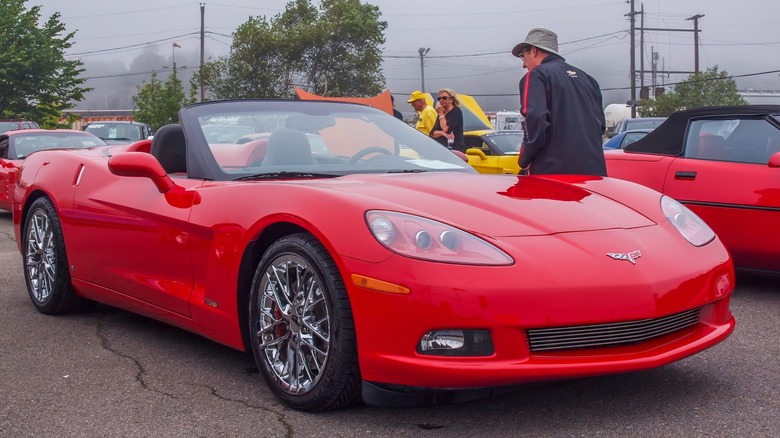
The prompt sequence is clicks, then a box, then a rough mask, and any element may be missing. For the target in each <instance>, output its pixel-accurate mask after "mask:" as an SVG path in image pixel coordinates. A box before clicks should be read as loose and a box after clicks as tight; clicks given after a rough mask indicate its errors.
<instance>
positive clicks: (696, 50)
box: [628, 0, 704, 100]
mask: <svg viewBox="0 0 780 438" xmlns="http://www.w3.org/2000/svg"><path fill="white" fill-rule="evenodd" d="M633 14H635V12H634V0H631V13H630V14H628V15H631V16H632V20H631V71H632V75H633V73H634V67H633V66H634V60H633V58H634V31H636V30H639V31H640V32H644V31H646V30H650V31H659V32H693V33H694V46H695V47H694V58H695V66H696V71H665V70H662V71H658V72H657V73H666V74H670V73H685V74H693V73H698V72H699V38H698V35H699V32H701V31H700V30H699V18H701V17H703V16H704V15H702V14H697V15H694V16H693V17H690V18H686V20H693V24H694V28H693V29H664V28H657V27H644V25H642V26H640V27H639V28H638V29H637V28H635V27H634V20H633ZM631 91H632V97H631V99H632V100H633V99H635V94H634V93H635V89H634V85H633V83H632V88H631Z"/></svg>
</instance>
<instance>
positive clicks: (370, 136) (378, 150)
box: [186, 100, 474, 179]
mask: <svg viewBox="0 0 780 438" xmlns="http://www.w3.org/2000/svg"><path fill="white" fill-rule="evenodd" d="M186 114H194V115H195V120H194V125H195V127H196V129H199V130H200V132H199V133H198V134H200V136H201V139H202V141H205V142H206V143H207V144H208V147H209V150H210V151H211V153H212V154H213V157H214V159H215V161H216V162H217V164H218V165H219V167H220V168H221V170H222V172H223V173H224V174H225V175H226V178H228V179H238V178H244V179H247V178H251V177H252V175H258V178H261V176H260V175H262V174H279V175H285V174H287V175H290V174H293V173H295V174H296V175H305V174H312V175H326V174H327V175H336V176H338V175H347V174H351V173H401V172H419V171H457V172H468V173H473V172H474V170H473V169H472V168H471V167H470V166H469V165H468V163H466V162H465V161H464V160H463V159H461V158H459V157H458V156H456V155H455V154H453V153H452V152H451V151H450V150H448V149H446V148H444V147H442V146H441V145H440V144H439V143H437V142H436V141H434V140H432V139H430V138H429V137H427V136H425V135H421V134H420V132H419V131H417V130H416V129H414V128H412V127H410V126H409V125H406V124H405V123H403V122H401V121H400V120H398V119H395V118H394V117H392V116H390V115H389V114H387V113H384V112H382V111H379V110H376V109H374V108H370V107H366V106H362V105H354V104H342V103H333V102H289V101H251V100H250V101H241V102H222V103H219V102H212V103H210V104H206V105H194V106H192V107H190V108H189V111H187V112H186ZM215 133H216V134H215ZM285 172H286V173H285Z"/></svg>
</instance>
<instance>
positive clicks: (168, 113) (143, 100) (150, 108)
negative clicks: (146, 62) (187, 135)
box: [133, 72, 196, 130]
mask: <svg viewBox="0 0 780 438" xmlns="http://www.w3.org/2000/svg"><path fill="white" fill-rule="evenodd" d="M195 100H196V99H195V88H193V87H191V88H190V94H189V97H188V96H185V94H184V88H183V87H182V83H181V81H180V80H179V79H178V78H177V77H176V73H175V72H174V74H172V75H171V76H170V77H169V78H168V80H166V81H164V82H163V81H161V80H159V79H157V72H155V73H152V78H151V80H150V81H149V82H148V83H147V82H145V81H144V83H142V84H141V85H139V86H138V92H137V93H136V94H135V95H134V96H133V103H134V104H135V107H136V109H135V111H134V117H135V120H137V121H139V122H142V123H148V124H149V125H151V127H152V129H154V130H157V129H158V128H159V127H161V126H163V125H168V124H171V123H179V116H178V112H179V109H180V108H181V107H183V106H186V105H189V104H191V103H194V102H195Z"/></svg>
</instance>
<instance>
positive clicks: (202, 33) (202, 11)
mask: <svg viewBox="0 0 780 438" xmlns="http://www.w3.org/2000/svg"><path fill="white" fill-rule="evenodd" d="M205 17H206V4H205V3H201V4H200V68H199V69H198V71H199V72H200V73H199V74H198V77H199V79H200V101H201V102H203V62H204V59H203V53H204V49H205V45H206V38H205V34H206V32H205V29H206V27H205Z"/></svg>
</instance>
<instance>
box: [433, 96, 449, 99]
mask: <svg viewBox="0 0 780 438" xmlns="http://www.w3.org/2000/svg"><path fill="white" fill-rule="evenodd" d="M449 98H450V96H439V97H437V98H436V99H437V100H447V99H449Z"/></svg>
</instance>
